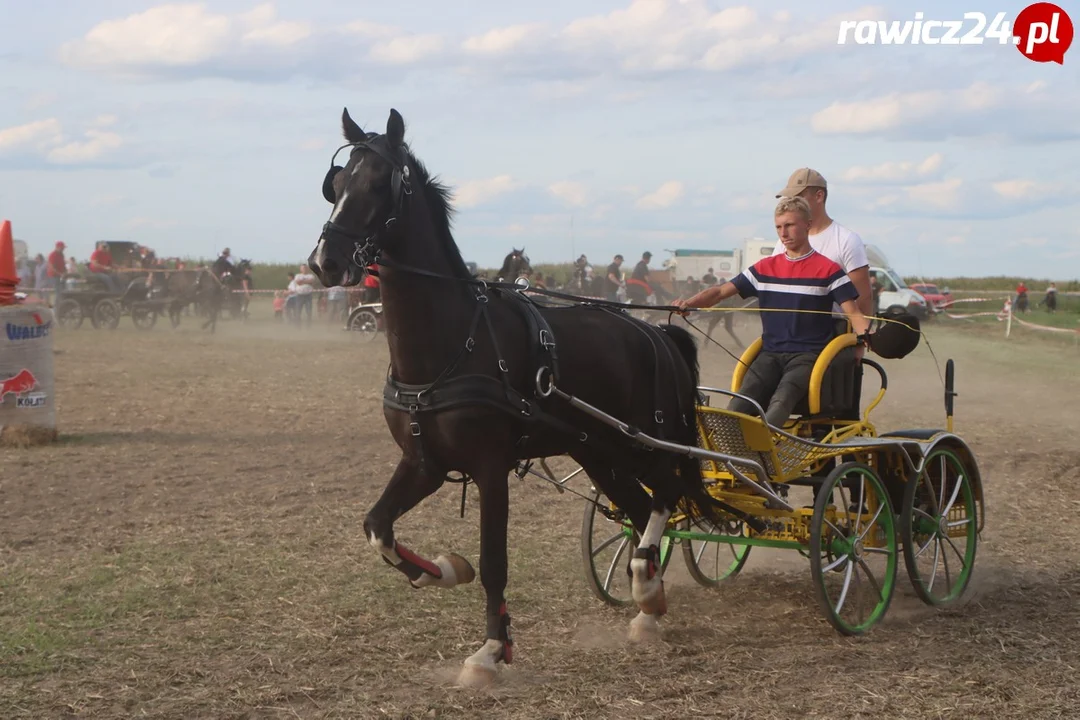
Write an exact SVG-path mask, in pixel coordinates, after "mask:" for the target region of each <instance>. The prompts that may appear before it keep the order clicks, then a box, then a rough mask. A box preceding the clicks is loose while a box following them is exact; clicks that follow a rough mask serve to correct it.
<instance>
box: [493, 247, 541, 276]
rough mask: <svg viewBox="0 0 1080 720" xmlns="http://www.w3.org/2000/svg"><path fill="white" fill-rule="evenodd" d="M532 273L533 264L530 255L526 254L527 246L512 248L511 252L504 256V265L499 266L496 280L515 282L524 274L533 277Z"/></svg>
mask: <svg viewBox="0 0 1080 720" xmlns="http://www.w3.org/2000/svg"><path fill="white" fill-rule="evenodd" d="M532 273H533V269H532V265H531V264H530V263H529V256H528V255H526V254H525V248H521V249H520V250H518V249H517V248H510V253H509V254H508V255H507V256H506V257H505V258H503V264H502V267H501V268H499V272H498V274H497V275H496V277H495V280H496V281H501V280H505V281H507V282H514V281H515V280H517V279H518V278H519V277H522V276H524V277H526V278H529V277H532Z"/></svg>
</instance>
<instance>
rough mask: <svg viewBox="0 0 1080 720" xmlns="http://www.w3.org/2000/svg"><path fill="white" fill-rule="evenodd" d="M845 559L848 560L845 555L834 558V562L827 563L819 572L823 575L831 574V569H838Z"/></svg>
mask: <svg viewBox="0 0 1080 720" xmlns="http://www.w3.org/2000/svg"><path fill="white" fill-rule="evenodd" d="M847 559H848V556H847V555H841V556H840V557H838V558H836V559H835V560H833V561H832V562H831V563H829V564H828V565H826V566H825V567H823V568H821V572H823V573H827V572H832V571H833V568H836V567H839V566H840V564H841V563H843V562H844V561H845V560H847Z"/></svg>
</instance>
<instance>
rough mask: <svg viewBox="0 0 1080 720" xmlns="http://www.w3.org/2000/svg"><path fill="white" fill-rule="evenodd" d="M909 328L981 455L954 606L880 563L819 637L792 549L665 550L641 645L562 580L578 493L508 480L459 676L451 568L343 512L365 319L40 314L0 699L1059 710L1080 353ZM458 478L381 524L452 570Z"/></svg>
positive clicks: (367, 377)
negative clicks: (495, 606)
mask: <svg viewBox="0 0 1080 720" xmlns="http://www.w3.org/2000/svg"><path fill="white" fill-rule="evenodd" d="M719 332H720V333H722V332H723V331H722V329H721V330H720V331H719ZM929 333H930V340H931V343H932V347H933V349H934V351H935V353H936V355H937V358H938V360H939V361H940V362H941V363H942V365H943V364H944V361H945V359H946V358H947V357H952V358H954V359H955V360H956V362H957V382H958V390H959V393H960V394H959V397H958V399H957V418H956V430H957V432H959V433H960V434H962V435H963V436H964V437H965V438H966V439H967V440H968V442H969V443H970V444H971V446H972V447H973V449H974V451H975V453H976V454H977V457H978V459H979V461H980V464H981V468H982V472H983V476H984V478H985V482H986V492H987V503H988V506H987V507H988V517H987V523H986V529H985V532H984V533H983V535H982V537H981V542H980V546H979V550H978V557H977V563H976V570H975V576H974V579H973V581H972V588H971V591H970V593H969V596H968V597H967V599H966V601H965V602H964V603H962V604H961V606H959V607H956V608H953V609H949V610H945V611H939V610H934V609H932V608H928V607H926V606H924V605H923V604H922V603H921V602H920V601H919V600H918V598H917V597H916V596H915V594H914V592H913V590H912V589H911V585H910V583H909V582H908V580H907V577H906V574H905V572H904V570H903V564H902V563H901V570H900V573H901V574H900V576H899V578H898V583H897V591H896V596H895V597H894V599H893V602H892V605H891V607H890V609H889V613H888V615H887V617H886V618H885V620H884V621H883V622H882V623H881V624H880V625H878V626H877V627H875V628H874V630H873V631H872V632H870V633H869V634H868V635H866V636H865V637H862V638H858V639H850V638H844V637H842V636H840V635H838V634H837V633H836V632H835V631H834V630H833V629H832V628H831V627H830V626H829V625H828V623H827V622H826V620H825V619H824V617H823V616H822V614H821V612H820V610H819V609H818V607H817V604H816V602H815V599H814V596H813V587H812V584H811V579H810V572H809V565H808V563H807V562H805V561H804V560H803V559H802V558H801V557H798V556H791V555H788V556H783V557H778V556H777V555H776V554H766V553H760V554H754V555H752V556H751V558H750V560H749V563H748V564H747V567H746V569H745V570H744V572H743V573H742V574H741V575H740V576H739V577H738V578H736V579H735V580H734V581H733V582H731V583H729V584H727V585H725V586H723V587H721V588H719V589H715V590H707V589H705V588H701V587H699V586H697V585H696V584H694V583H693V582H692V581H691V580H690V579H689V578H688V576H687V574H686V572H685V570H684V569H683V565H682V558H681V556H677V557H676V558H675V559H674V560H673V562H672V566H671V570H670V571H669V572H670V577H669V580H668V596H669V604H670V613H669V615H668V617H667V618H666V619H665V620H664V623H663V625H664V641H663V642H662V643H660V644H658V645H655V646H650V647H647V648H639V647H636V646H631V645H630V644H629V643H628V642H627V641H626V640H625V638H626V631H627V626H628V622H629V620H630V618H631V617H632V612H631V611H629V610H616V609H612V608H608V607H605V606H603V605H602V604H601V603H600V602H599V601H597V600H596V599H594V597H593V596H592V595H591V593H590V591H589V589H588V587H587V585H586V582H585V579H584V574H583V568H582V565H581V559H580V550H579V547H580V527H581V516H582V512H583V510H584V503H583V501H581V500H580V499H577V498H575V497H574V496H573V495H570V494H569V493H568V494H564V495H560V494H558V493H556V492H555V490H554V489H553V488H552V487H551V486H550V485H548V484H545V483H543V482H542V481H540V480H537V479H531V478H530V479H526V480H524V481H519V480H517V479H516V478H511V480H510V483H511V529H510V533H511V535H510V543H511V570H510V585H509V588H508V605H509V609H510V612H511V615H512V617H513V628H514V633H515V638H516V642H517V645H516V654H515V663H514V664H513V666H511V667H510V668H507V669H506V671H505V672H504V673H503V674H502V676H501V677H500V679H499V683H498V685H497V686H496V687H495V688H494V689H492V690H486V691H473V690H465V689H460V688H457V687H455V686H454V679H455V676H456V674H457V671H458V670H459V668H460V664H461V662H462V661H463V660H464V659H465V657H467V656H468V655H469V654H471V653H472V652H473V651H474V650H475V649H476V648H478V647H479V645H480V643H481V642H482V640H483V632H484V625H483V623H484V617H483V592H482V587H481V586H480V583H479V581H477V582H475V583H473V584H471V585H467V586H463V587H458V588H455V589H453V590H449V591H445V590H436V589H428V590H423V591H419V590H413V589H411V588H409V587H408V585H407V583H406V581H405V580H404V578H403V577H402V576H401V575H400V574H398V573H397V572H395V571H393V570H392V569H390V568H389V567H387V566H386V565H385V564H384V563H383V562H382V561H381V560H380V559H379V558H378V557H377V556H376V555H375V553H374V552H373V551H372V550H371V549H370V547H369V546H368V545H367V544H366V543H365V541H364V538H363V534H362V531H361V523H362V521H363V516H364V514H365V513H366V511H367V510H368V508H369V507H370V506H371V504H372V503H373V502H374V500H375V498H376V497H377V495H378V494H379V492H380V491H381V490H382V488H383V486H384V484H385V483H386V481H387V480H388V479H389V476H390V473H391V471H392V469H393V467H394V465H395V463H396V460H397V458H398V452H397V449H396V447H395V446H394V445H393V443H392V441H391V440H390V438H389V434H388V432H387V430H386V427H385V425H384V422H383V419H382V414H381V395H380V392H381V386H382V381H383V378H384V374H385V372H386V369H387V362H388V353H387V350H386V346H385V341H384V340H382V339H381V338H380V339H379V340H378V341H376V342H374V343H372V344H368V345H363V344H360V343H358V342H357V339H356V337H355V336H352V335H349V334H347V333H343V332H339V331H336V330H331V329H328V328H322V329H316V330H313V331H308V332H299V331H296V330H291V329H289V330H286V329H284V328H281V327H279V326H275V325H274V324H272V323H269V322H265V323H263V322H256V323H251V324H249V325H247V326H240V325H238V324H236V323H223V324H222V325H221V326H219V329H218V334H217V335H215V336H213V337H211V336H208V335H205V334H203V333H201V332H199V331H198V330H197V329H196V328H195V327H194V326H193V323H190V322H189V323H188V324H187V325H186V326H184V327H182V328H181V329H180V330H179V331H175V332H174V331H171V330H169V329H167V328H163V327H158V328H155V329H153V330H152V331H150V332H147V333H143V332H137V331H135V330H133V329H130V328H129V326H128V324H127V322H125V323H124V326H123V327H122V328H121V329H120V330H117V331H115V332H106V331H94V330H91V329H89V328H88V327H87V328H83V329H81V330H78V331H71V332H63V331H60V332H58V333H57V334H56V336H55V346H56V356H55V361H56V375H57V378H58V419H59V420H58V422H59V430H60V432H61V441H60V442H58V443H57V444H55V445H52V446H49V447H42V448H29V449H14V448H8V449H0V467H2V468H3V469H2V471H0V571H2V575H0V717H3V718H18V717H31V718H55V717H66V716H70V715H77V716H85V717H93V718H128V717H151V718H187V719H192V718H289V717H294V718H338V717H348V718H379V717H392V718H473V717H481V716H486V715H493V716H498V717H504V718H530V719H540V718H551V719H555V718H609V717H610V718H616V717H617V718H628V717H632V718H700V717H717V718H751V717H752V718H755V720H761V719H764V718H794V717H830V718H856V717H890V718H901V717H912V718H914V717H918V718H928V717H932V718H972V717H995V718H1054V717H1076V716H1077V714H1078V713H1080V682H1078V678H1080V605H1078V603H1080V565H1078V559H1080V551H1078V549H1077V548H1078V546H1080V524H1078V523H1077V522H1076V517H1077V515H1078V514H1080V488H1078V487H1077V483H1076V480H1077V477H1078V475H1080V445H1078V444H1077V440H1076V438H1077V434H1078V433H1080V413H1078V403H1080V375H1078V374H1077V373H1076V372H1075V368H1076V366H1077V364H1078V363H1080V350H1077V349H1076V348H1075V347H1073V346H1072V345H1070V344H1067V343H1061V342H1057V341H1056V339H1053V338H1043V337H1041V336H1037V335H1033V334H1031V333H1030V332H1023V331H1016V330H1014V336H1013V338H1012V339H1011V340H1010V341H1008V342H1006V341H1005V340H1004V339H1003V337H1002V336H1001V333H1000V327H999V326H996V325H991V326H989V327H987V328H986V329H979V328H966V329H965V330H964V331H958V330H953V329H949V328H946V327H943V326H941V325H937V326H935V327H933V328H931V329H930V331H929ZM750 336H751V333H750V332H749V331H748V330H745V329H744V331H743V337H745V338H749V337H750ZM718 337H719V333H718ZM884 364H885V365H886V368H887V369H888V371H889V373H890V389H889V393H888V396H887V397H886V400H885V402H884V403H883V406H882V407H880V408H879V410H878V411H876V412H875V415H874V419H875V421H876V423H877V425H878V427H879V429H880V430H882V431H884V430H889V429H897V428H902V427H919V426H940V425H941V424H942V422H943V415H944V413H943V406H942V384H941V380H940V379H939V376H938V374H937V371H936V370H935V369H934V361H933V359H932V358H931V356H930V354H929V352H928V351H927V348H926V347H925V346H924V347H922V348H920V349H919V350H918V351H917V353H916V354H915V355H913V356H911V357H909V358H907V359H905V360H903V361H885V363H884ZM731 365H732V363H731V360H730V359H728V358H727V356H725V355H724V354H723V353H722V352H721V351H719V350H718V349H717V348H715V347H707V348H705V349H703V375H702V377H703V381H705V382H707V383H709V384H717V385H721V386H726V384H727V382H728V379H729V378H730V371H731ZM571 484H572V485H573V486H574V487H575V488H576V489H578V490H585V489H586V488H587V486H588V485H587V481H586V480H585V479H584V478H583V477H579V478H575V479H574V480H572V481H571ZM460 501H461V496H460V492H459V489H458V486H447V487H445V488H444V489H443V490H442V491H441V492H440V493H439V494H437V495H436V496H434V497H432V498H430V499H429V500H428V501H427V502H425V503H423V504H422V505H421V506H420V507H418V508H417V509H416V510H414V511H413V512H412V513H410V514H409V515H407V516H406V517H404V518H402V519H401V520H400V521H399V522H398V524H397V529H398V535H399V538H400V539H401V540H402V541H403V542H406V543H408V544H410V546H411V547H413V548H414V549H416V550H418V551H420V552H422V553H425V554H428V555H435V554H437V553H438V552H443V551H454V552H458V553H461V554H463V555H465V556H466V557H467V558H469V559H470V561H472V562H473V563H474V565H475V564H476V562H477V556H478V550H479V535H478V527H477V520H478V515H479V513H478V503H477V496H476V493H475V491H470V494H469V496H468V498H467V503H466V511H465V518H464V519H460V518H459V517H458V510H459V503H460Z"/></svg>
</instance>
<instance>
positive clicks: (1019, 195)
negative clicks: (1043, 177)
mask: <svg viewBox="0 0 1080 720" xmlns="http://www.w3.org/2000/svg"><path fill="white" fill-rule="evenodd" d="M991 187H992V188H993V189H994V192H996V193H997V194H998V195H1000V196H1001V197H1003V198H1009V199H1011V200H1019V199H1023V198H1027V197H1032V196H1033V195H1034V194H1035V192H1036V189H1037V188H1038V187H1039V186H1038V184H1037V183H1036V182H1035V181H1033V180H1002V181H1000V182H996V183H993V184H992V185H991Z"/></svg>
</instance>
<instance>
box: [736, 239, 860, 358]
mask: <svg viewBox="0 0 1080 720" xmlns="http://www.w3.org/2000/svg"><path fill="white" fill-rule="evenodd" d="M731 282H732V283H734V284H735V287H736V289H738V291H739V295H740V296H741V297H744V298H748V297H754V296H757V298H758V305H759V306H761V308H762V309H763V310H766V311H767V312H763V313H761V329H762V333H761V339H762V349H763V350H765V351H766V352H777V353H796V352H821V350H822V349H823V348H824V347H825V346H826V345H828V344H829V341H830V340H832V339H833V337H834V335H835V328H836V326H835V320H834V319H833V317H832V315H831V311H832V304H833V303H834V302H835V303H836V304H837V305H839V304H840V303H842V302H845V301H847V300H854V299H855V298H857V297H859V292H858V291H857V290H856V289H855V286H854V285H853V284H852V282H851V279H850V278H848V276H847V273H845V272H844V269H843V268H841V267H840V266H839V265H837V264H836V263H835V262H833V261H832V260H830V259H829V258H827V257H825V256H824V255H822V254H821V253H819V252H817V251H816V250H813V249H811V250H810V252H808V253H807V254H805V255H803V256H802V257H798V258H789V257H788V256H787V255H773V256H771V257H767V258H763V259H761V260H759V261H758V262H756V263H754V264H753V265H752V266H751V267H749V268H747V269H746V270H744V271H743V272H741V273H739V274H738V275H736V276H735V277H734V278H732V280H731ZM778 310H813V311H816V312H813V313H808V312H791V313H786V312H776V311H778Z"/></svg>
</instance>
